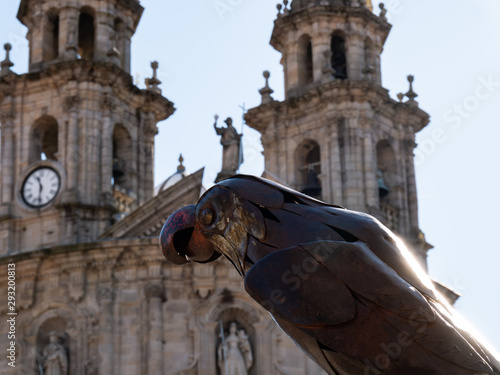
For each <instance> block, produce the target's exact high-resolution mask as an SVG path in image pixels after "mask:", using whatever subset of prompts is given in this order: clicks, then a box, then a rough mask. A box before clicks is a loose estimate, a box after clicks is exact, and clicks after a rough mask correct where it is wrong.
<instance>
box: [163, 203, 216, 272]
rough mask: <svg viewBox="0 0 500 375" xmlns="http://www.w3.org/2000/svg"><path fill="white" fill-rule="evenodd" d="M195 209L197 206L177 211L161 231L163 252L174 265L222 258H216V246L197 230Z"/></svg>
mask: <svg viewBox="0 0 500 375" xmlns="http://www.w3.org/2000/svg"><path fill="white" fill-rule="evenodd" d="M195 209H196V206H195V205H190V206H186V207H183V208H181V209H180V210H177V211H176V212H174V213H173V214H172V215H170V217H169V218H168V220H167V222H166V223H165V225H164V226H163V229H162V230H161V234H160V246H161V250H162V252H163V255H164V256H165V257H166V258H167V259H168V260H169V261H170V262H172V263H174V264H178V265H182V264H186V263H188V262H189V260H194V261H196V262H208V261H212V260H215V259H216V258H218V257H219V256H220V255H219V254H217V256H216V257H214V251H215V248H214V246H213V245H212V244H211V243H210V242H209V241H208V239H207V238H206V237H205V236H204V235H203V233H202V232H201V230H200V229H199V228H197V224H196V218H195Z"/></svg>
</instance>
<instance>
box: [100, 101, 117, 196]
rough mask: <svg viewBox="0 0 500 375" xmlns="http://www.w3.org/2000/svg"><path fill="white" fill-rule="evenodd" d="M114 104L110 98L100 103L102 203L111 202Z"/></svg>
mask: <svg viewBox="0 0 500 375" xmlns="http://www.w3.org/2000/svg"><path fill="white" fill-rule="evenodd" d="M114 108H115V104H114V102H113V100H112V99H111V97H109V96H105V97H104V99H103V101H102V111H103V120H102V134H101V135H102V147H101V197H102V200H103V203H104V204H106V203H107V202H112V197H113V192H112V186H111V178H112V177H113V125H114V124H113V121H112V113H113V110H114Z"/></svg>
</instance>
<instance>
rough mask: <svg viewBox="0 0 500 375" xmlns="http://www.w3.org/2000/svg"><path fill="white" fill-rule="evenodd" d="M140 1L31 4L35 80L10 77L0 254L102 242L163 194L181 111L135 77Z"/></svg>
mask: <svg viewBox="0 0 500 375" xmlns="http://www.w3.org/2000/svg"><path fill="white" fill-rule="evenodd" d="M142 12H143V8H142V6H141V5H140V4H139V1H138V0H127V1H125V0H105V1H94V0H71V1H64V2H61V1H57V0H46V1H43V2H42V1H36V0H22V2H21V5H20V8H19V13H18V19H19V20H20V21H21V22H22V23H23V24H24V25H25V26H26V27H27V28H28V34H27V38H28V40H29V72H28V73H26V74H22V75H17V74H15V73H14V72H12V70H11V69H10V68H11V67H12V65H13V64H12V63H11V62H10V60H9V55H8V53H9V50H10V48H11V47H10V46H9V45H6V46H5V49H6V50H7V57H6V58H5V60H4V61H3V62H2V64H1V66H2V70H1V72H0V122H1V180H0V181H1V183H0V190H1V195H0V200H1V202H0V203H1V205H0V255H8V254H16V253H21V252H26V251H31V250H35V249H39V248H47V247H50V246H55V245H68V244H75V243H83V242H89V241H93V240H95V239H97V238H98V237H99V235H100V234H102V233H103V232H104V230H106V229H107V228H108V227H110V226H111V225H112V224H113V223H114V221H115V220H116V219H119V218H120V217H121V216H120V215H121V214H123V213H127V212H130V211H131V210H133V209H134V208H136V207H137V206H139V205H141V204H142V203H144V202H146V201H147V200H149V199H150V198H151V197H152V196H153V189H154V187H153V165H154V160H153V156H154V137H155V135H156V134H157V126H156V124H157V123H158V122H159V121H162V120H164V119H166V118H168V117H169V116H170V115H171V114H172V113H173V112H174V107H173V104H172V103H171V102H170V101H168V100H167V99H166V98H164V97H163V96H162V95H161V91H160V89H159V88H158V84H159V83H160V82H159V81H158V79H157V78H156V69H157V68H158V65H157V63H154V64H153V69H154V71H155V73H154V76H153V78H151V79H148V80H147V85H148V89H147V90H140V89H139V88H137V87H136V86H135V85H134V84H133V80H132V77H131V76H130V46H131V38H132V35H133V34H134V32H135V30H136V27H137V25H138V23H139V20H140V18H141V15H142Z"/></svg>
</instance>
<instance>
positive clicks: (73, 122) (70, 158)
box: [64, 96, 81, 199]
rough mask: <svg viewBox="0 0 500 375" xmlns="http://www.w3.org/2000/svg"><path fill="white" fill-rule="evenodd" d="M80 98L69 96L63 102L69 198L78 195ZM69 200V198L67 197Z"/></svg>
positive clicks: (74, 197)
mask: <svg viewBox="0 0 500 375" xmlns="http://www.w3.org/2000/svg"><path fill="white" fill-rule="evenodd" d="M79 104H80V97H78V96H69V97H67V98H66V100H65V103H64V105H65V111H66V112H69V113H68V130H67V133H68V140H67V145H66V166H67V169H66V172H67V190H68V192H69V193H70V195H71V198H73V199H76V196H77V194H78V169H79V168H78V166H79V161H80V159H81V155H80V150H79V145H78V141H79V136H78V112H79V108H78V107H79ZM68 198H69V197H68Z"/></svg>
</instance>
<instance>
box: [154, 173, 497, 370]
mask: <svg viewBox="0 0 500 375" xmlns="http://www.w3.org/2000/svg"><path fill="white" fill-rule="evenodd" d="M161 247H162V250H163V254H164V255H165V256H166V257H167V259H169V260H170V261H172V262H173V263H175V264H185V263H187V262H188V261H189V260H194V261H197V262H210V261H213V260H215V259H217V258H218V257H219V256H220V255H224V256H225V257H226V258H227V259H229V261H231V263H232V264H233V265H234V266H235V267H236V269H237V270H238V272H239V273H240V274H241V275H242V276H243V277H244V278H245V288H246V290H247V292H248V293H249V294H250V295H251V296H252V298H254V299H255V300H256V301H257V302H258V303H260V304H261V305H262V306H263V307H264V308H265V309H267V310H268V311H269V312H270V313H271V314H272V315H273V317H274V319H275V320H276V322H278V324H279V325H280V326H281V328H282V329H283V330H284V331H285V332H287V333H288V335H289V336H291V337H292V338H293V340H294V341H295V342H296V343H297V345H299V346H300V347H301V348H302V349H303V350H304V351H305V352H306V353H307V354H308V355H309V356H310V357H311V358H312V359H314V360H315V361H316V362H317V363H318V364H319V365H320V366H321V367H322V368H323V369H324V370H325V371H327V372H328V373H329V374H349V375H358V374H359V375H364V374H390V375H401V374H404V375H417V374H418V375H424V374H425V375H469V374H470V375H476V374H477V375H481V374H497V375H498V374H500V363H499V360H498V359H497V358H496V357H495V356H494V355H493V354H492V351H491V350H488V349H487V348H486V345H485V344H483V343H480V342H479V341H478V340H477V339H476V338H475V337H473V335H472V333H471V332H470V331H469V330H467V329H466V328H464V326H463V325H462V324H461V323H459V319H458V317H457V316H456V312H455V310H454V309H453V308H452V307H451V306H450V305H449V304H447V303H446V302H445V301H444V299H443V297H442V296H441V295H439V293H437V292H436V290H435V289H434V287H433V284H432V282H431V280H430V279H429V277H428V276H427V275H426V274H425V272H424V271H423V270H422V269H421V268H420V267H419V265H418V264H417V262H416V261H415V260H414V259H413V258H412V256H411V254H410V252H409V251H408V250H407V249H406V247H405V246H404V244H403V243H402V242H401V241H400V240H399V239H398V238H397V237H396V236H395V235H394V234H393V233H391V232H390V231H389V230H388V229H387V228H386V227H384V226H383V225H382V224H381V223H380V222H379V221H377V220H376V219H375V218H373V217H371V216H369V215H366V214H362V213H358V212H354V211H349V210H346V209H344V208H342V207H338V206H332V205H328V204H326V203H323V202H321V201H318V200H315V199H312V198H310V197H308V196H306V195H303V194H301V193H298V192H296V191H293V190H290V189H288V188H286V187H284V186H281V185H278V184H275V183H273V182H271V181H268V180H264V179H260V178H257V177H252V176H235V177H233V178H230V179H227V180H224V181H222V182H220V183H219V184H218V185H216V186H214V187H213V188H212V189H210V190H208V191H207V192H206V193H205V194H204V195H203V196H202V197H201V198H200V200H199V202H198V204H197V205H196V206H187V207H185V208H183V209H181V210H179V211H177V212H175V213H174V214H172V216H171V217H170V218H169V219H168V221H167V222H166V224H165V226H164V228H163V230H162V233H161ZM381 359H383V360H381Z"/></svg>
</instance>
